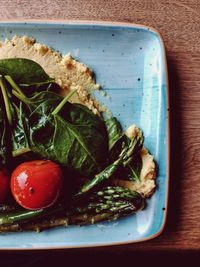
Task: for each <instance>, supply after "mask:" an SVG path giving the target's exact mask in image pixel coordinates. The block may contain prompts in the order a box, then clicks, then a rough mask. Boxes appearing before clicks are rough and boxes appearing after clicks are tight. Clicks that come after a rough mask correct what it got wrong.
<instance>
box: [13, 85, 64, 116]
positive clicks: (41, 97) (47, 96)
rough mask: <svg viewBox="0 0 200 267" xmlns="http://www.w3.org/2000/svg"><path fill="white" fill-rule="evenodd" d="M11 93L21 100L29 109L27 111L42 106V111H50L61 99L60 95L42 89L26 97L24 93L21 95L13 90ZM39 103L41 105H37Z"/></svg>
mask: <svg viewBox="0 0 200 267" xmlns="http://www.w3.org/2000/svg"><path fill="white" fill-rule="evenodd" d="M13 95H14V96H15V97H16V98H17V99H18V100H19V101H21V102H23V103H24V104H25V105H26V107H27V108H28V109H29V111H31V112H33V111H34V110H35V109H37V108H39V109H40V108H41V107H42V108H43V109H44V108H45V110H46V111H45V110H42V112H43V113H44V112H50V110H53V109H54V108H55V107H56V106H57V105H58V104H59V102H61V101H62V99H63V97H62V96H60V95H57V94H55V93H53V92H49V91H42V92H39V93H35V94H34V95H33V96H32V97H26V96H25V95H22V94H20V93H18V92H16V91H15V90H13ZM40 105H42V106H41V107H39V106H40Z"/></svg>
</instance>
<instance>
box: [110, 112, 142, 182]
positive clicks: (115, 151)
mask: <svg viewBox="0 0 200 267" xmlns="http://www.w3.org/2000/svg"><path fill="white" fill-rule="evenodd" d="M106 126H107V131H108V136H109V148H110V149H109V158H110V161H111V162H113V161H115V160H116V159H117V158H118V157H119V155H120V153H121V151H122V149H123V148H124V147H127V146H129V144H130V142H131V139H130V138H128V136H127V135H126V134H125V133H123V132H122V129H121V126H120V124H119V122H118V120H117V119H116V118H115V117H112V118H110V119H108V120H107V121H106ZM142 145H143V137H142V138H141V143H139V144H138V146H136V148H135V154H134V157H133V159H132V161H130V163H129V164H127V166H126V167H123V166H121V167H120V168H119V169H118V171H117V172H116V176H117V177H120V179H125V180H126V179H128V180H131V181H138V182H139V181H140V172H141V168H142V160H141V157H140V154H139V151H140V149H141V148H142Z"/></svg>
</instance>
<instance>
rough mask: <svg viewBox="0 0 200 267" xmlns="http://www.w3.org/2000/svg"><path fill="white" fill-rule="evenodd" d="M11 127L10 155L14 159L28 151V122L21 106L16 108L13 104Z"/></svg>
mask: <svg viewBox="0 0 200 267" xmlns="http://www.w3.org/2000/svg"><path fill="white" fill-rule="evenodd" d="M12 116H13V125H12V133H11V135H12V155H13V156H14V157H16V156H19V155H22V154H25V153H27V152H29V151H30V147H29V136H28V130H29V129H28V128H29V127H28V120H27V117H26V116H25V113H24V110H23V104H22V102H21V103H20V107H19V108H18V107H17V106H16V105H14V104H13V113H12Z"/></svg>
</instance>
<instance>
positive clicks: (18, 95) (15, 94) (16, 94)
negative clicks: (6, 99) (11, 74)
mask: <svg viewBox="0 0 200 267" xmlns="http://www.w3.org/2000/svg"><path fill="white" fill-rule="evenodd" d="M12 94H13V95H14V96H16V97H17V98H18V99H19V100H20V101H22V102H23V103H24V104H27V97H26V96H25V95H24V97H23V96H22V95H21V94H19V93H18V92H17V91H15V90H12Z"/></svg>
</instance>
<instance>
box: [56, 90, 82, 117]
mask: <svg viewBox="0 0 200 267" xmlns="http://www.w3.org/2000/svg"><path fill="white" fill-rule="evenodd" d="M77 90H78V89H75V90H73V91H71V92H70V93H69V94H68V95H66V96H65V97H64V98H63V100H62V101H61V102H60V103H59V105H58V106H57V107H56V108H55V109H54V110H53V112H52V113H51V114H52V115H56V114H58V112H59V111H60V110H61V109H62V108H63V107H64V105H65V104H66V103H67V101H68V100H69V99H70V98H71V97H72V96H73V95H74V94H75V93H76V91H77Z"/></svg>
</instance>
